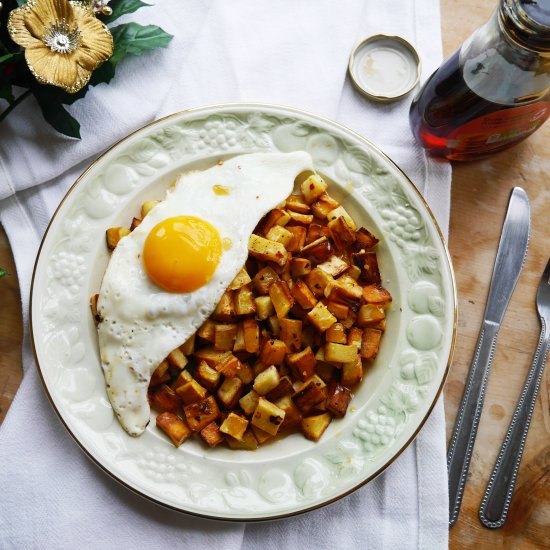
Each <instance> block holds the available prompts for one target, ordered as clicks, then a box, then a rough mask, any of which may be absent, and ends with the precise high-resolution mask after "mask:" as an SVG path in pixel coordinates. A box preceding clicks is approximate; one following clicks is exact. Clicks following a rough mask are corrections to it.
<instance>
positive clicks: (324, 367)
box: [315, 361, 337, 384]
mask: <svg viewBox="0 0 550 550" xmlns="http://www.w3.org/2000/svg"><path fill="white" fill-rule="evenodd" d="M315 371H316V372H317V376H319V378H320V379H321V380H323V382H325V383H327V384H328V383H329V382H330V381H331V380H333V379H334V378H335V377H336V372H337V369H336V367H335V366H334V365H331V364H330V363H325V362H323V361H319V362H317V365H316V367H315Z"/></svg>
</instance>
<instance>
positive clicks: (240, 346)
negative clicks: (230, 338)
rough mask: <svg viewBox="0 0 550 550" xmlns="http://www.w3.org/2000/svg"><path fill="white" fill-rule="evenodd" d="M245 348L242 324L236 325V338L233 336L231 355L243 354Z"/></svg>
mask: <svg viewBox="0 0 550 550" xmlns="http://www.w3.org/2000/svg"><path fill="white" fill-rule="evenodd" d="M245 351H246V347H245V343H244V330H243V324H242V323H239V324H238V325H237V336H235V343H234V344H233V353H239V352H245Z"/></svg>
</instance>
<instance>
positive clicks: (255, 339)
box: [243, 319, 260, 353]
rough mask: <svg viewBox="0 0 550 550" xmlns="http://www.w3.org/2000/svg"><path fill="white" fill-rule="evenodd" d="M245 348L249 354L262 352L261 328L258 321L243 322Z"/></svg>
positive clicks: (247, 320) (246, 320) (248, 320)
mask: <svg viewBox="0 0 550 550" xmlns="http://www.w3.org/2000/svg"><path fill="white" fill-rule="evenodd" d="M243 333H244V347H245V349H246V351H247V352H248V353H258V351H259V350H260V328H259V325H258V321H256V319H245V320H244V321H243Z"/></svg>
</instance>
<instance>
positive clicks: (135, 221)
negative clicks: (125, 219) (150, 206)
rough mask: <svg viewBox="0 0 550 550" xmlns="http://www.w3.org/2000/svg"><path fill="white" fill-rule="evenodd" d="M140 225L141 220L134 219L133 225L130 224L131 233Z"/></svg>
mask: <svg viewBox="0 0 550 550" xmlns="http://www.w3.org/2000/svg"><path fill="white" fill-rule="evenodd" d="M140 223H141V219H140V218H132V223H131V224H130V231H133V230H134V229H135V228H136V227H138V226H139V224H140Z"/></svg>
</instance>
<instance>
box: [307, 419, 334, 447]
mask: <svg viewBox="0 0 550 550" xmlns="http://www.w3.org/2000/svg"><path fill="white" fill-rule="evenodd" d="M331 420H332V416H331V415H330V413H322V414H317V415H315V416H308V417H307V418H303V419H302V423H301V426H302V433H303V434H304V436H305V437H306V438H307V439H310V440H311V441H319V439H321V437H322V435H323V434H324V433H325V430H326V429H327V428H328V425H329V424H330V421H331Z"/></svg>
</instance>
